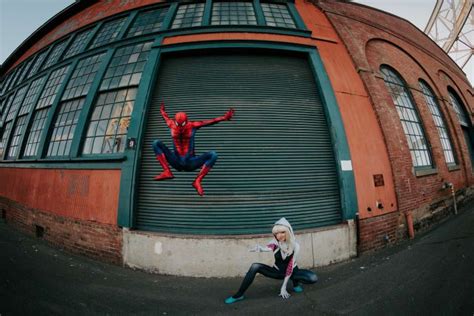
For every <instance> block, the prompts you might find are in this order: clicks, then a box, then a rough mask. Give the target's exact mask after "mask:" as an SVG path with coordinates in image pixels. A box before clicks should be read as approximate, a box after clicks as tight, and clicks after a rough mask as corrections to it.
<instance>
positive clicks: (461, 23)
mask: <svg viewBox="0 0 474 316" xmlns="http://www.w3.org/2000/svg"><path fill="white" fill-rule="evenodd" d="M473 2H474V0H437V1H436V5H435V8H434V10H433V13H432V14H431V17H430V19H429V21H428V24H427V25H426V28H425V33H426V34H428V36H430V37H431V38H432V39H433V40H434V41H435V42H436V43H437V44H438V45H439V46H440V47H442V48H443V50H444V51H445V52H447V53H448V54H449V55H450V56H451V58H452V59H453V60H454V61H455V62H456V63H457V64H458V65H459V66H460V67H461V68H463V69H464V70H465V71H466V70H467V65H468V63H469V62H470V61H471V62H474V58H472V56H473V55H474V10H473ZM468 76H469V74H468Z"/></svg>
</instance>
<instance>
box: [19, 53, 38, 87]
mask: <svg viewBox="0 0 474 316" xmlns="http://www.w3.org/2000/svg"><path fill="white" fill-rule="evenodd" d="M34 61H35V58H34V56H33V57H31V58H30V59H28V61H27V62H26V66H25V68H24V69H23V72H22V74H21V76H20V77H18V84H20V83H22V82H23V79H25V77H26V74H27V73H28V70H29V69H30V67H31V65H32V64H33V62H34Z"/></svg>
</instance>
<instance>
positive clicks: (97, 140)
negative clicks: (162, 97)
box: [82, 42, 153, 155]
mask: <svg viewBox="0 0 474 316" xmlns="http://www.w3.org/2000/svg"><path fill="white" fill-rule="evenodd" d="M152 44H153V42H144V43H138V44H135V45H129V46H124V47H121V48H119V49H117V50H116V51H115V53H114V55H113V57H112V59H111V61H110V64H109V65H108V67H107V70H106V72H105V75H104V78H103V79H102V82H101V86H100V88H99V91H100V92H99V95H98V97H97V100H96V101H95V103H94V105H93V107H92V115H91V117H90V119H89V122H88V124H87V133H86V135H85V137H84V142H83V147H82V154H83V155H96V154H115V153H122V152H124V150H125V143H126V137H127V133H128V127H129V125H130V119H131V114H132V111H133V107H134V103H135V98H136V93H137V87H138V85H139V84H140V80H141V76H142V73H143V71H144V69H145V64H146V61H147V60H148V55H149V53H150V51H151V46H152Z"/></svg>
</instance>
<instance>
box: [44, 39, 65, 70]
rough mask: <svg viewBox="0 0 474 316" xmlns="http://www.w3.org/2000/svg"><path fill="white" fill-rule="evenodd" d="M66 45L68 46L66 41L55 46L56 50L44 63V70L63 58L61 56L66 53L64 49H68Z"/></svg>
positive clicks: (54, 49)
mask: <svg viewBox="0 0 474 316" xmlns="http://www.w3.org/2000/svg"><path fill="white" fill-rule="evenodd" d="M66 44H67V41H66V40H64V41H62V42H60V43H58V44H56V45H54V48H53V50H52V51H51V54H49V57H48V60H47V61H46V62H45V63H44V65H43V68H42V69H46V68H48V67H51V66H53V65H54V64H56V63H57V62H58V61H59V58H60V57H61V54H62V52H63V51H64V48H66Z"/></svg>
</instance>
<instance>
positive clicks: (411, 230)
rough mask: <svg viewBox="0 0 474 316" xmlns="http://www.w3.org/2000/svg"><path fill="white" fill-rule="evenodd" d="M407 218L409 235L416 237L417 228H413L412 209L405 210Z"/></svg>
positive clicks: (411, 237)
mask: <svg viewBox="0 0 474 316" xmlns="http://www.w3.org/2000/svg"><path fill="white" fill-rule="evenodd" d="M405 219H406V221H407V226H408V227H407V228H408V236H409V237H410V239H413V238H415V229H414V228H413V215H412V214H411V211H406V212H405Z"/></svg>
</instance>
